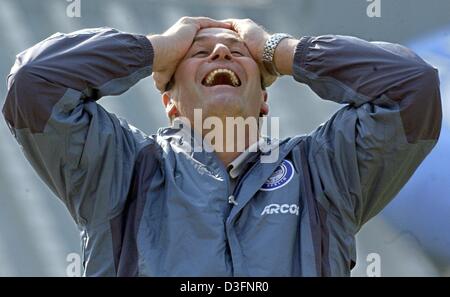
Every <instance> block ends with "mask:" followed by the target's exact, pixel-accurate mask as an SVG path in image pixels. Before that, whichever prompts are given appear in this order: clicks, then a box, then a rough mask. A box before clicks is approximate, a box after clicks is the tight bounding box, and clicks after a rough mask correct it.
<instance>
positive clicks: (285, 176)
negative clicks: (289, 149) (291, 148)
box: [260, 160, 294, 191]
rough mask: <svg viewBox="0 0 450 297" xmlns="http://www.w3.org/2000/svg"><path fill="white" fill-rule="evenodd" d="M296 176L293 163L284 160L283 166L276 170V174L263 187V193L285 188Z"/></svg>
mask: <svg viewBox="0 0 450 297" xmlns="http://www.w3.org/2000/svg"><path fill="white" fill-rule="evenodd" d="M293 176H294V166H293V165H292V163H291V161H288V160H283V162H281V164H280V165H279V166H278V167H277V169H275V171H274V173H273V174H272V175H271V176H270V177H269V179H267V181H266V182H265V183H264V185H262V187H261V189H260V190H261V191H273V190H276V189H279V188H281V187H284V186H285V185H286V184H287V183H289V182H290V181H291V179H292V177H293Z"/></svg>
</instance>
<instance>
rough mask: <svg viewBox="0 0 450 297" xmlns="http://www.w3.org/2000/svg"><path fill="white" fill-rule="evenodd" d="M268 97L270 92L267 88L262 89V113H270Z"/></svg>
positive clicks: (260, 112)
mask: <svg viewBox="0 0 450 297" xmlns="http://www.w3.org/2000/svg"><path fill="white" fill-rule="evenodd" d="M267 98H268V94H267V91H266V90H263V91H262V102H261V109H260V111H259V114H260V115H263V116H265V115H268V114H269V104H267Z"/></svg>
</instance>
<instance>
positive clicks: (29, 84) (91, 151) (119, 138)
mask: <svg viewBox="0 0 450 297" xmlns="http://www.w3.org/2000/svg"><path fill="white" fill-rule="evenodd" d="M152 60H153V49H152V46H151V43H150V42H149V41H148V39H147V38H146V37H145V36H142V35H133V34H127V33H123V32H119V31H117V30H114V29H110V28H98V29H86V30H80V31H76V32H73V33H70V34H61V33H56V34H54V35H52V36H51V37H49V38H47V39H45V40H44V41H42V42H40V43H38V44H36V45H34V46H33V47H31V48H29V49H27V50H25V51H24V52H22V53H20V54H19V55H18V56H17V59H16V62H15V64H14V66H13V68H12V70H11V73H10V75H9V76H8V80H7V83H8V92H7V97H6V101H5V104H4V107H3V115H4V117H5V120H6V122H7V124H8V126H9V128H10V130H11V132H12V133H13V135H14V136H15V138H16V140H17V141H18V143H19V144H20V146H21V148H22V150H23V152H24V154H25V156H26V158H27V159H28V161H29V162H30V163H31V165H32V166H33V168H34V169H35V170H36V172H37V173H38V175H39V176H40V177H41V178H42V179H43V180H44V181H45V183H46V184H47V185H48V186H49V187H50V188H51V190H52V191H53V192H54V193H55V194H56V195H57V196H58V197H59V198H60V199H61V200H62V201H63V202H64V203H65V204H66V206H67V208H68V209H69V211H70V213H71V215H72V217H73V218H74V219H75V221H76V223H77V224H81V225H86V224H99V223H102V222H104V221H105V220H107V219H108V218H109V217H111V216H113V215H114V214H116V213H118V212H119V211H121V209H122V208H123V205H124V202H125V199H126V195H127V192H128V188H129V185H130V180H131V175H132V170H133V164H134V160H135V157H136V154H137V153H138V151H139V150H140V148H142V147H143V146H144V145H145V144H146V143H147V142H148V141H149V138H148V137H146V136H145V135H144V134H143V133H142V132H140V131H139V130H137V129H136V128H134V127H132V126H130V125H128V124H127V123H126V122H125V121H123V120H119V119H118V118H117V117H116V116H114V115H113V114H110V113H108V112H107V111H106V110H104V109H103V108H102V107H101V106H100V105H98V104H97V103H96V102H95V100H97V99H99V98H101V97H102V96H105V95H117V94H121V93H123V92H125V91H126V90H127V89H128V88H130V87H131V86H133V85H134V84H135V83H136V82H138V81H139V80H140V79H142V78H144V77H146V76H148V75H150V74H151V71H152Z"/></svg>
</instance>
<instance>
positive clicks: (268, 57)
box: [262, 33, 292, 76]
mask: <svg viewBox="0 0 450 297" xmlns="http://www.w3.org/2000/svg"><path fill="white" fill-rule="evenodd" d="M285 38H292V36H291V35H289V34H285V33H276V34H273V35H270V37H269V38H268V39H267V40H266V43H265V45H264V51H263V59H262V60H263V65H264V67H265V68H266V70H267V71H268V72H269V73H270V74H271V75H276V76H280V75H281V74H280V73H279V72H278V71H277V69H276V67H275V63H274V61H273V56H274V54H275V49H276V48H277V46H278V44H279V43H280V42H281V40H283V39H285Z"/></svg>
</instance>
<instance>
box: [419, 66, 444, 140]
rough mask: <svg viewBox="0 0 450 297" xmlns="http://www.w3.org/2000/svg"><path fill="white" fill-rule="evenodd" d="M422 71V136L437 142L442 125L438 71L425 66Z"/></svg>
mask: <svg viewBox="0 0 450 297" xmlns="http://www.w3.org/2000/svg"><path fill="white" fill-rule="evenodd" d="M424 68H425V70H424V71H423V74H422V77H423V81H422V84H421V85H422V88H423V92H424V98H425V99H426V100H425V101H426V106H424V107H425V110H424V113H425V115H426V117H425V122H424V123H423V124H424V126H425V129H424V135H423V137H424V138H425V139H432V140H436V141H437V140H438V138H439V134H440V132H441V125H442V102H441V92H440V82H439V73H438V70H437V69H436V68H434V67H432V66H430V65H428V64H427V65H426V66H425V67H424Z"/></svg>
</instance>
